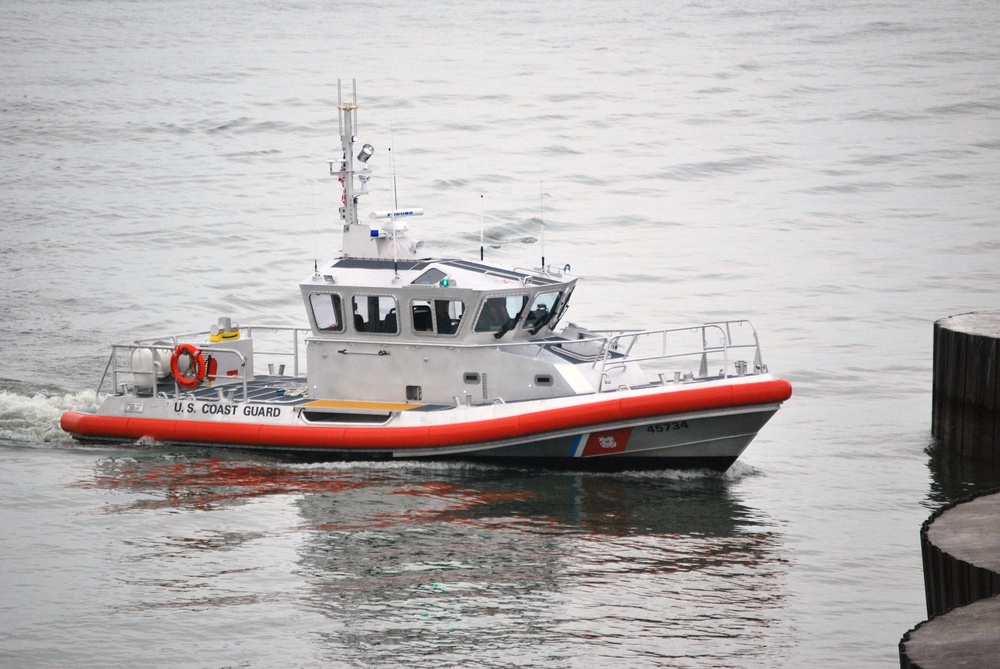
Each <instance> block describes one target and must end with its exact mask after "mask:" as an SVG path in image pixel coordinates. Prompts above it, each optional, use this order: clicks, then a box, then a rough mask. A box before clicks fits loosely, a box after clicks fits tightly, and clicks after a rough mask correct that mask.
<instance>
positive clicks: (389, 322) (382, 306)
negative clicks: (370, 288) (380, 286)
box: [351, 295, 399, 334]
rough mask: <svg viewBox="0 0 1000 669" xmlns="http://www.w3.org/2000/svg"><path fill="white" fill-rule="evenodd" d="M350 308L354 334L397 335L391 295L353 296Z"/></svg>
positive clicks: (394, 305) (393, 302)
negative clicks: (376, 333)
mask: <svg viewBox="0 0 1000 669" xmlns="http://www.w3.org/2000/svg"><path fill="white" fill-rule="evenodd" d="M351 306H352V308H353V317H354V330H355V332H378V333H381V334H398V333H399V323H398V321H397V318H396V298H394V297H392V296H391V295H355V296H354V297H352V298H351Z"/></svg>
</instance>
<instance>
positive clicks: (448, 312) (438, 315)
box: [410, 300, 465, 335]
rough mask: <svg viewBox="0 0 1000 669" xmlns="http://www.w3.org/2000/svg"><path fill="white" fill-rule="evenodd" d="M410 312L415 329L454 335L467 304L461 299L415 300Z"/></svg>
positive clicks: (411, 303)
mask: <svg viewBox="0 0 1000 669" xmlns="http://www.w3.org/2000/svg"><path fill="white" fill-rule="evenodd" d="M410 314H411V315H412V317H413V329H414V331H416V332H426V333H437V334H442V335H452V334H455V333H456V332H458V326H459V324H460V323H461V322H462V316H463V315H464V314H465V304H464V303H462V302H460V301H459V300H413V301H412V302H410Z"/></svg>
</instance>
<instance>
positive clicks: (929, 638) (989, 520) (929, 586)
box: [899, 492, 1000, 669]
mask: <svg viewBox="0 0 1000 669" xmlns="http://www.w3.org/2000/svg"><path fill="white" fill-rule="evenodd" d="M920 544H921V552H922V555H923V563H924V592H925V594H926V597H927V615H928V617H929V618H930V620H928V621H927V622H924V623H921V624H920V625H918V626H917V627H915V628H914V629H912V630H910V631H909V632H907V633H906V635H905V636H903V639H902V641H901V642H900V644H899V658H900V666H901V667H902V669H938V668H939V667H940V668H941V669H944V668H946V667H967V668H968V669H980V668H982V669H986V668H991V669H995V668H996V667H1000V492H992V493H986V494H983V495H980V496H978V497H973V498H971V499H969V500H965V501H962V502H958V503H956V504H952V505H949V506H946V507H944V508H943V509H941V510H939V511H938V512H937V513H935V514H934V515H933V516H931V517H930V518H929V519H928V520H927V522H925V523H924V525H923V527H922V528H921V531H920Z"/></svg>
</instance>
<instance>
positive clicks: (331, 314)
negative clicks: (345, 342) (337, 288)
mask: <svg viewBox="0 0 1000 669" xmlns="http://www.w3.org/2000/svg"><path fill="white" fill-rule="evenodd" d="M309 306H311V307H312V312H313V319H314V320H315V321H316V327H317V328H319V329H320V330H323V331H325V332H343V331H344V318H343V313H344V312H343V310H342V309H341V308H340V295H335V294H332V293H312V294H311V295H310V296H309Z"/></svg>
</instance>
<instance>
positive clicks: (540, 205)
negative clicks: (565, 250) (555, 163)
mask: <svg viewBox="0 0 1000 669" xmlns="http://www.w3.org/2000/svg"><path fill="white" fill-rule="evenodd" d="M543 196H544V193H543V192H542V182H541V180H539V182H538V215H539V217H540V218H541V221H542V271H543V272H544V271H545V202H544V200H543Z"/></svg>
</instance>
